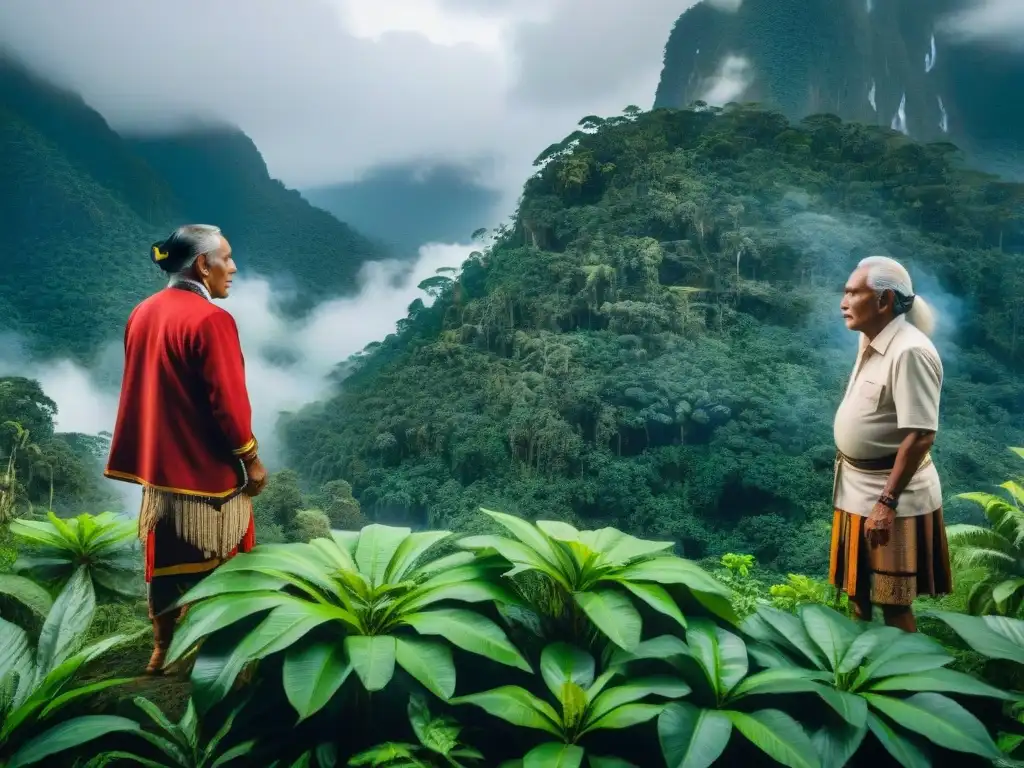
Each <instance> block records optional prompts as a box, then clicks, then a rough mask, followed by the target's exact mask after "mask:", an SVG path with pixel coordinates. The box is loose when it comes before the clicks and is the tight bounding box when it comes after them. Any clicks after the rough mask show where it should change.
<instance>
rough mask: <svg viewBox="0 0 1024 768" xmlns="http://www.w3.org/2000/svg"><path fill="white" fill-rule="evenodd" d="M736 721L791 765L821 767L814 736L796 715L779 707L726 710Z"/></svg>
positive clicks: (774, 756)
mask: <svg viewBox="0 0 1024 768" xmlns="http://www.w3.org/2000/svg"><path fill="white" fill-rule="evenodd" d="M724 714H725V716H726V717H728V718H729V719H730V720H731V721H732V724H733V725H734V726H735V727H736V730H738V731H739V732H740V733H742V734H743V735H744V736H746V737H747V739H748V740H749V741H750V742H751V743H752V744H753V745H754V746H755V747H757V748H758V749H760V750H761V751H762V752H764V753H765V754H766V755H768V756H769V757H770V758H772V759H773V760H774V761H775V762H777V763H781V764H782V765H786V766H789V768H818V766H819V765H820V763H821V761H820V759H819V758H818V753H817V752H816V751H815V749H814V745H813V744H812V743H811V740H810V738H808V736H807V734H806V733H805V732H804V729H803V728H801V727H800V724H799V723H798V722H797V721H796V720H794V719H793V718H792V717H790V716H789V715H787V714H786V713H785V712H782V711H780V710H777V709H762V710H760V711H758V712H753V713H750V714H746V713H744V712H736V711H734V710H729V711H726V712H725V713H724Z"/></svg>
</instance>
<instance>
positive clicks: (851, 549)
mask: <svg viewBox="0 0 1024 768" xmlns="http://www.w3.org/2000/svg"><path fill="white" fill-rule="evenodd" d="M866 520H867V518H866V517H863V516H862V515H852V514H850V513H849V512H844V511H842V510H840V509H837V510H835V512H834V514H833V516H832V551H831V554H830V556H829V569H828V574H829V583H831V584H832V586H834V587H836V588H838V589H839V590H841V591H843V592H845V593H846V594H847V595H848V596H849V597H850V598H851V599H854V598H857V599H862V598H863V596H865V595H868V596H869V597H870V601H871V603H872V604H873V605H899V606H909V605H911V604H912V603H913V602H914V600H915V599H916V598H917V597H919V596H921V595H948V594H949V593H950V592H952V590H953V576H952V572H951V570H950V567H949V545H948V544H947V542H946V526H945V524H944V522H943V520H942V508H941V507H940V508H939V509H937V510H935V511H934V512H930V513H928V514H926V515H916V516H914V517H897V518H896V520H895V521H894V522H893V527H892V530H891V532H890V537H889V542H888V543H887V544H886V545H885V546H884V547H872V546H871V545H870V544H869V543H868V542H867V539H866V538H865V536H864V523H865V521H866Z"/></svg>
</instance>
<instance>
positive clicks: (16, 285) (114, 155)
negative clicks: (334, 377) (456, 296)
mask: <svg viewBox="0 0 1024 768" xmlns="http://www.w3.org/2000/svg"><path fill="white" fill-rule="evenodd" d="M0 188H2V189H3V190H4V195H3V197H2V198H0V227H2V228H3V232H4V246H3V249H2V250H0V269H2V271H3V279H2V280H0V330H3V331H15V332H18V333H21V334H24V335H25V336H27V337H28V340H29V342H30V344H31V346H32V348H33V350H34V351H35V352H38V353H43V354H48V355H49V354H57V355H70V356H72V357H75V358H78V359H86V358H88V357H89V356H90V355H91V354H92V353H93V352H94V351H95V350H96V348H97V346H98V345H100V344H102V343H103V342H105V341H109V340H112V339H117V338H119V337H120V334H121V332H122V329H123V325H124V321H125V319H126V318H127V315H128V312H129V311H130V310H131V308H132V306H133V305H134V304H135V303H136V302H138V301H139V300H140V299H142V298H143V297H144V296H146V295H147V294H148V293H151V292H152V291H154V290H156V289H158V288H159V287H160V285H161V277H160V274H159V272H158V271H157V270H156V268H155V267H153V265H152V264H151V263H150V262H149V260H148V258H147V255H146V251H147V248H148V246H149V244H150V243H151V242H153V241H154V240H156V239H157V238H158V237H161V236H163V235H166V234H167V233H168V232H169V231H170V229H172V228H173V227H175V226H178V225H179V224H181V223H185V222H188V221H203V222H211V223H216V224H218V225H220V226H221V227H223V229H224V231H225V232H226V233H227V235H228V236H229V237H230V238H231V239H232V241H233V242H234V244H235V246H236V253H237V257H238V262H239V265H240V268H241V269H249V270H253V271H255V272H259V273H261V274H264V275H268V276H280V275H282V274H285V275H287V279H288V280H289V281H290V283H288V284H290V285H292V286H294V287H296V288H297V289H298V291H297V293H298V299H299V300H298V301H296V302H294V307H295V308H297V309H301V308H303V307H307V306H310V305H311V304H312V303H313V302H314V301H315V300H316V299H317V298H320V297H324V296H330V295H338V294H341V293H346V292H348V291H350V290H352V289H353V288H354V287H355V285H354V278H355V275H356V273H357V272H358V270H359V267H360V265H361V264H362V263H363V262H364V261H366V260H367V259H372V258H381V257H382V256H385V255H386V252H385V251H384V250H383V249H382V248H380V247H379V246H376V245H374V244H372V243H371V242H370V241H368V240H367V239H366V238H364V237H362V236H361V235H359V234H358V233H356V232H354V231H353V230H352V229H351V228H350V227H349V226H347V225H346V224H343V223H341V222H340V221H338V220H337V219H335V218H334V217H332V216H331V215H330V214H328V213H326V212H325V211H322V210H319V209H317V208H314V207H313V206H311V205H310V204H309V203H307V202H306V201H305V200H303V199H302V197H301V196H300V195H299V193H298V192H296V191H295V190H291V189H288V188H286V187H285V186H284V185H283V184H281V182H279V181H277V180H275V179H272V178H270V176H269V175H268V174H267V169H266V166H265V165H264V164H263V160H262V158H261V157H260V155H259V152H258V151H257V149H256V148H255V146H253V145H252V142H251V141H250V140H249V139H248V138H247V137H246V136H245V135H244V134H241V133H240V132H237V131H230V132H227V131H224V132H220V133H217V134H214V135H201V136H185V137H170V138H165V139H160V140H153V141H145V142H143V141H126V140H125V139H123V138H122V137H120V136H119V135H118V134H117V133H115V132H114V131H113V130H111V128H110V127H109V126H108V125H107V123H106V121H105V120H104V119H103V118H102V117H101V116H100V115H99V114H97V113H96V112H95V111H93V110H92V109H90V108H89V107H88V106H87V105H86V104H85V103H84V102H82V100H81V99H80V98H78V97H77V96H75V95H73V94H70V93H67V92H65V91H62V90H59V89H57V88H54V87H53V86H51V85H49V84H47V83H44V82H42V81H40V80H38V79H37V78H35V77H33V76H32V75H31V74H29V73H28V72H26V71H25V70H24V69H22V68H21V67H19V66H18V65H16V64H14V63H12V62H10V61H4V60H2V59H0Z"/></svg>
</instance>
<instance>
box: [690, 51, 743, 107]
mask: <svg viewBox="0 0 1024 768" xmlns="http://www.w3.org/2000/svg"><path fill="white" fill-rule="evenodd" d="M753 82H754V70H753V68H752V67H751V66H750V62H749V61H748V60H747V59H745V58H744V57H742V56H735V55H733V54H729V55H727V56H726V57H725V58H724V59H722V63H721V64H719V66H718V70H717V71H716V72H715V74H714V76H712V77H710V78H708V79H707V81H706V82H705V83H704V92H703V95H702V96H701V101H705V102H707V103H708V104H711V105H713V106H716V107H721V106H724V105H725V104H728V103H729V102H730V101H739V100H740V98H741V97H742V96H743V94H744V93H745V92H746V90H747V89H748V88H749V87H750V85H751V83H753Z"/></svg>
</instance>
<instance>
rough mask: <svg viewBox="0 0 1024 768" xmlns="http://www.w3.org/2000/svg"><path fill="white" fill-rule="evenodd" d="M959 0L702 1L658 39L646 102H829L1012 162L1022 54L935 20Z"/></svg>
mask: <svg viewBox="0 0 1024 768" xmlns="http://www.w3.org/2000/svg"><path fill="white" fill-rule="evenodd" d="M967 4H968V3H967V1H966V0H933V1H932V2H920V0H886V2H876V1H875V0H744V2H743V3H742V5H741V6H740V7H739V9H738V10H736V11H734V12H730V11H724V10H720V9H719V8H717V7H716V6H714V5H709V4H708V3H707V2H702V3H700V4H698V5H695V6H693V7H692V8H690V9H689V10H687V11H686V12H685V13H683V14H682V16H680V17H679V19H678V21H677V22H676V24H675V27H674V28H673V30H672V34H671V36H670V37H669V40H668V43H667V45H666V46H665V63H664V69H663V71H662V76H661V82H660V83H659V85H658V91H657V96H656V99H655V106H663V107H682V106H686V105H688V104H691V103H693V102H694V101H698V100H703V101H712V100H719V101H754V102H760V103H764V104H766V105H769V106H772V107H774V108H778V109H781V110H782V111H783V112H784V113H785V114H786V115H787V116H788V117H789V118H791V119H800V118H802V117H805V116H807V115H809V114H815V113H832V114H836V115H838V116H840V117H842V118H843V119H844V120H855V121H857V122H863V123H868V124H871V125H878V126H883V127H890V128H894V129H896V130H900V131H902V132H904V133H906V134H908V135H909V136H911V137H913V138H914V139H917V140H919V141H951V142H952V143H954V144H956V145H957V146H958V147H960V148H961V149H963V150H964V151H965V152H967V154H968V155H969V156H970V157H971V158H972V160H973V161H974V162H975V164H981V165H984V166H986V167H988V168H990V169H993V170H997V171H1000V172H1002V173H1003V174H1004V175H1005V174H1008V173H1015V174H1016V173H1017V172H1018V169H1020V167H1021V164H1022V163H1021V161H1022V157H1024V156H1022V155H1021V151H1022V149H1024V133H1022V131H1021V128H1022V126H1024V104H1022V103H1021V101H1020V100H1019V99H1016V98H1014V97H1013V96H1012V94H1015V93H1017V92H1018V91H1019V84H1020V83H1021V82H1022V80H1024V55H1021V54H1019V53H1011V52H1008V51H1005V50H998V49H994V48H991V47H988V46H986V45H984V44H982V43H978V42H970V43H967V42H962V41H959V40H957V39H955V38H954V37H953V36H952V35H951V34H950V32H949V30H948V28H947V25H946V24H945V23H944V22H945V21H946V19H947V18H948V16H949V14H950V13H953V12H956V11H958V10H962V9H964V8H965V7H966V6H967Z"/></svg>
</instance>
